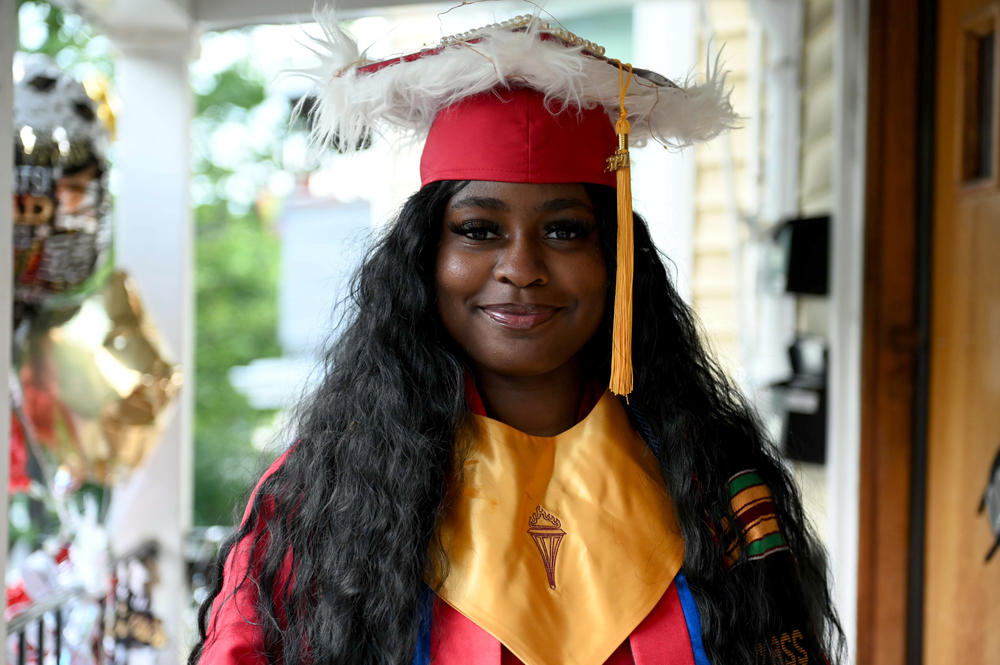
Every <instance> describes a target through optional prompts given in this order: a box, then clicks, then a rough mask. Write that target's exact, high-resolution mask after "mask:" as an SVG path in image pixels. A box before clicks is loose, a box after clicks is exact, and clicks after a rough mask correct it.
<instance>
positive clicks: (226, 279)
mask: <svg viewBox="0 0 1000 665" xmlns="http://www.w3.org/2000/svg"><path fill="white" fill-rule="evenodd" d="M266 97H267V94H266V89H265V87H264V84H263V82H262V81H261V80H260V78H259V77H258V76H256V75H255V74H254V72H253V71H252V69H251V67H250V65H249V64H248V63H247V62H246V61H241V62H238V63H236V64H234V65H232V66H230V67H228V68H227V69H224V70H223V71H221V72H219V73H217V74H216V75H215V76H214V81H213V82H212V85H210V86H209V87H208V89H207V90H206V91H204V92H202V93H200V94H198V95H197V96H196V109H197V118H196V130H195V133H196V137H195V139H196V140H195V141H194V145H195V160H194V165H193V176H194V178H195V179H196V180H197V181H199V182H201V183H202V185H203V187H202V188H201V189H202V190H203V191H205V192H207V193H208V196H207V197H206V198H207V200H205V201H203V202H201V204H200V205H198V206H197V207H196V208H195V211H194V212H195V225H196V227H195V228H196V236H195V252H196V262H195V263H196V268H195V271H196V274H195V289H196V298H197V309H196V312H197V323H196V337H195V374H196V398H195V414H194V445H195V450H194V465H195V468H194V522H195V524H229V523H231V522H232V519H233V507H234V505H236V504H237V503H238V499H239V497H240V496H242V495H243V494H244V493H245V491H246V490H247V488H248V486H249V484H250V483H251V482H252V481H253V478H254V476H255V475H256V473H257V472H258V471H259V469H258V466H259V465H258V453H257V451H256V450H255V449H254V448H253V446H252V445H251V440H252V438H253V435H254V431H255V430H256V429H257V428H258V427H261V426H266V425H267V424H268V423H269V422H270V421H271V420H272V419H273V418H274V413H273V412H270V411H258V410H255V409H253V408H252V407H251V406H250V405H249V404H248V403H247V400H246V398H245V397H244V396H243V395H241V394H240V393H238V392H237V391H236V390H235V389H234V388H233V386H232V385H231V384H230V382H229V376H228V375H229V371H230V369H231V368H232V367H234V366H238V365H245V364H247V363H249V362H250V361H252V360H254V359H256V358H260V357H267V356H277V355H281V349H280V347H279V345H278V341H277V280H278V259H279V254H278V249H279V245H278V242H277V238H276V237H275V234H274V233H273V232H272V231H271V230H270V228H269V224H268V221H267V220H265V219H262V218H261V216H260V214H259V213H258V211H257V207H256V206H248V207H244V208H243V209H241V208H240V207H239V206H234V205H233V204H232V201H230V200H228V199H227V197H226V196H225V188H224V184H225V183H226V181H227V179H228V178H231V177H233V176H234V171H233V170H232V169H228V168H224V167H222V166H219V165H218V164H216V163H214V162H213V161H212V158H211V153H210V151H208V150H206V149H205V148H206V146H207V139H209V137H210V135H211V133H212V132H214V131H216V130H217V129H218V127H220V126H221V125H222V124H223V123H226V122H241V121H243V120H245V119H246V117H247V116H248V115H249V114H251V113H252V112H253V111H254V109H255V108H257V107H258V106H259V105H260V104H262V103H263V102H264V100H265V99H266ZM199 139H201V140H199ZM275 143H276V145H275V146H272V147H270V148H269V149H268V150H265V151H258V152H257V153H256V154H255V155H254V156H253V159H254V161H255V162H256V163H258V164H265V165H270V166H272V167H274V168H278V167H277V164H276V159H277V157H276V155H277V153H278V152H279V149H278V147H277V144H278V143H280V140H279V139H278V138H276V139H275Z"/></svg>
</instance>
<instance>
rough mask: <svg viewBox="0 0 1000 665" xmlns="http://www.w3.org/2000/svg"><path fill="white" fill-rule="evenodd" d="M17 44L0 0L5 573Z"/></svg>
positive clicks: (3, 561) (13, 22)
mask: <svg viewBox="0 0 1000 665" xmlns="http://www.w3.org/2000/svg"><path fill="white" fill-rule="evenodd" d="M16 45H17V3H16V2H15V0H0V146H3V152H2V153H0V154H2V155H3V158H0V193H2V196H3V197H4V199H3V203H2V204H0V256H2V257H3V261H2V262H0V266H2V268H0V349H3V351H2V352H0V372H2V375H3V380H2V381H0V399H2V400H3V402H2V404H4V411H3V414H4V415H3V417H0V479H3V483H4V487H3V491H0V515H2V516H3V517H2V519H0V543H2V546H0V571H3V572H4V574H6V572H7V487H6V485H7V480H6V479H7V478H9V477H10V468H9V467H10V408H9V407H7V405H8V404H10V387H9V385H8V382H7V376H8V375H9V373H10V343H11V342H10V337H11V330H10V326H11V316H12V313H11V302H12V297H11V296H12V293H13V291H12V288H13V268H12V261H13V257H14V249H13V247H12V246H11V238H12V237H13V233H14V229H13V219H12V218H11V213H12V212H13V206H12V205H11V203H10V201H11V196H12V194H13V191H14V158H13V146H14V133H13V132H14V78H13V76H12V75H11V68H12V66H13V61H14V47H15V46H16ZM0 644H7V624H6V622H3V623H2V624H0Z"/></svg>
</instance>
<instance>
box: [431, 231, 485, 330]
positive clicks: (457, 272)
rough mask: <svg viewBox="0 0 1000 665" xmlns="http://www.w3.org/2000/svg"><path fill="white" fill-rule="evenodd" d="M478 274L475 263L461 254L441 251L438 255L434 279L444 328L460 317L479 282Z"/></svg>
mask: <svg viewBox="0 0 1000 665" xmlns="http://www.w3.org/2000/svg"><path fill="white" fill-rule="evenodd" d="M478 272H481V271H480V270H479V269H478V268H477V266H476V263H475V262H474V261H470V260H469V259H468V257H466V256H463V255H462V254H461V253H455V252H448V251H444V250H442V251H441V252H440V253H439V254H438V260H437V264H436V266H435V277H434V278H435V283H436V289H437V300H438V313H439V314H440V316H441V318H442V320H443V321H444V323H445V325H446V326H448V324H449V323H450V322H453V321H455V320H456V319H457V318H459V317H461V316H462V312H463V311H464V310H465V301H466V299H468V298H469V297H470V296H472V295H474V294H475V293H476V290H477V288H478V284H479V282H480V281H481V280H479V278H478V276H477V273H478ZM451 332H452V334H454V331H451Z"/></svg>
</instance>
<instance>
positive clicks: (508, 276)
mask: <svg viewBox="0 0 1000 665" xmlns="http://www.w3.org/2000/svg"><path fill="white" fill-rule="evenodd" d="M493 276H494V278H495V279H496V280H497V281H499V282H503V283H505V284H511V285H512V286H516V287H518V288H525V287H528V286H543V285H545V284H546V283H548V281H549V271H548V266H547V265H546V262H545V250H544V247H542V244H541V242H540V241H539V240H538V239H535V238H532V237H529V236H528V234H517V235H515V236H513V237H511V239H510V240H509V241H508V242H507V243H505V245H504V247H503V249H502V250H501V252H500V256H499V257H498V259H497V262H496V265H495V266H494V268H493Z"/></svg>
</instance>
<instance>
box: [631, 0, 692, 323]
mask: <svg viewBox="0 0 1000 665" xmlns="http://www.w3.org/2000/svg"><path fill="white" fill-rule="evenodd" d="M697 25H698V5H697V4H696V3H695V0H678V1H676V2H662V0H643V1H641V2H637V3H636V4H635V6H634V7H633V10H632V33H633V38H632V62H634V63H635V64H636V66H637V67H648V68H650V69H652V70H653V71H656V72H659V73H661V74H663V75H664V76H666V77H667V78H676V77H682V76H684V75H686V74H687V73H688V72H691V71H694V68H695V66H696V65H697V62H698V32H697V30H696V26H697ZM664 26H671V31H670V39H664V37H663V27H664ZM622 57H624V56H622ZM632 161H633V162H634V163H635V164H636V168H634V169H632V193H633V197H634V204H635V209H636V210H637V211H638V212H639V214H641V215H643V217H644V218H645V220H646V222H647V223H648V224H649V227H650V228H649V231H650V234H651V235H652V236H653V242H654V243H656V246H657V247H658V248H659V249H660V250H661V251H662V252H663V253H664V254H666V255H667V257H668V258H669V259H670V262H672V263H673V266H671V265H670V263H669V262H668V264H667V267H668V269H670V268H675V269H672V270H669V272H670V273H671V276H672V277H673V278H674V285H675V286H676V287H677V291H678V293H680V295H681V297H682V298H683V299H684V300H685V302H689V303H690V302H691V276H692V272H693V269H694V189H695V187H694V186H695V181H694V180H695V153H694V150H693V149H690V148H689V149H687V150H684V151H677V150H671V151H668V150H665V149H664V148H663V147H662V146H660V145H659V144H658V143H656V142H655V141H650V142H649V144H648V145H647V146H645V147H644V148H633V156H632Z"/></svg>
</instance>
